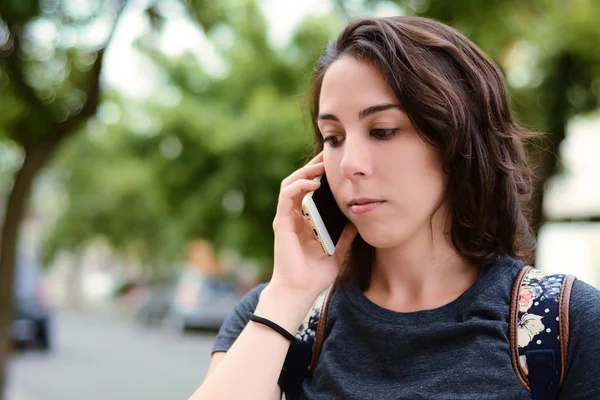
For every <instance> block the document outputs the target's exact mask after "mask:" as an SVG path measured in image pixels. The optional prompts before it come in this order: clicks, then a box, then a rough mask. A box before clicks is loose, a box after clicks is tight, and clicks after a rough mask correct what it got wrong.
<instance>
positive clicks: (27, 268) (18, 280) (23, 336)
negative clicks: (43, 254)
mask: <svg viewBox="0 0 600 400" xmlns="http://www.w3.org/2000/svg"><path fill="white" fill-rule="evenodd" d="M13 293H14V297H13V314H12V320H11V324H10V337H11V340H12V342H13V344H14V346H15V347H16V348H17V349H26V348H30V347H34V346H35V347H38V348H40V349H42V350H50V347H51V340H50V339H51V319H52V318H51V310H50V302H49V297H48V284H47V281H46V277H45V276H44V273H43V271H42V267H41V265H40V264H39V263H38V261H37V260H36V259H35V258H34V257H28V256H18V257H17V262H16V264H15V281H14V290H13Z"/></svg>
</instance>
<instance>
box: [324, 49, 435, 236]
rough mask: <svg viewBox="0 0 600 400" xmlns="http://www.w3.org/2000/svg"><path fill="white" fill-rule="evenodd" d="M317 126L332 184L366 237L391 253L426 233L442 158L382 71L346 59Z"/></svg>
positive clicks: (331, 73)
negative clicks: (417, 125) (416, 127)
mask: <svg viewBox="0 0 600 400" xmlns="http://www.w3.org/2000/svg"><path fill="white" fill-rule="evenodd" d="M317 122H318V126H319V130H320V132H321V135H322V136H323V139H324V150H323V151H324V154H323V157H324V163H325V172H326V174H327V179H328V181H329V185H330V186H331V190H332V192H333V195H334V197H335V199H336V201H337V203H338V205H339V206H340V208H341V209H342V211H343V212H344V214H345V215H346V216H347V217H348V218H349V219H350V220H351V221H352V222H353V223H354V225H356V227H357V228H358V231H359V233H360V235H361V236H362V238H363V239H364V240H365V241H366V242H367V243H369V244H370V245H372V246H374V247H375V248H391V247H395V246H398V245H401V244H403V243H406V242H407V241H409V240H410V239H411V238H413V237H415V236H417V235H419V234H423V233H427V232H428V230H429V223H430V219H431V217H432V215H433V213H434V211H435V210H436V208H437V207H438V206H439V205H440V203H441V201H442V199H443V193H444V188H445V184H446V178H445V174H444V173H443V171H442V165H441V160H440V156H439V154H438V151H437V150H436V149H435V148H434V147H433V146H431V145H429V144H428V143H426V142H425V141H423V140H422V139H421V138H420V137H419V135H418V134H417V133H416V131H415V128H414V126H413V125H412V123H411V121H410V120H409V118H408V116H407V114H406V113H405V112H404V111H403V110H402V109H400V106H399V105H398V100H397V99H396V96H395V95H394V92H393V90H392V88H391V87H390V86H389V85H388V84H387V83H386V82H385V80H384V78H383V76H382V75H381V74H380V73H379V71H378V69H377V68H376V67H375V66H374V65H373V64H371V63H369V62H365V61H358V60H356V59H354V58H352V57H348V56H346V57H342V58H340V59H338V60H337V61H335V62H334V63H333V64H331V66H330V67H329V69H328V70H327V72H326V73H325V76H324V79H323V85H322V88H321V96H320V98H319V116H318V121H317Z"/></svg>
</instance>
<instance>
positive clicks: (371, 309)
mask: <svg viewBox="0 0 600 400" xmlns="http://www.w3.org/2000/svg"><path fill="white" fill-rule="evenodd" d="M514 262H515V260H514V259H511V258H510V257H503V258H501V259H500V260H498V261H496V262H494V263H492V264H490V265H488V266H484V267H479V268H480V271H479V276H478V278H477V280H476V281H475V283H474V284H473V285H471V286H470V287H469V288H468V289H467V290H465V291H464V292H463V293H462V294H461V295H460V296H458V297H457V298H456V299H454V300H452V301H451V302H449V303H447V304H444V305H442V306H440V307H437V308H433V309H429V310H419V311H411V312H399V311H393V310H390V309H387V308H384V307H381V306H379V305H377V304H375V303H374V302H372V301H371V300H369V299H368V298H367V297H366V296H365V294H364V293H363V292H362V290H361V289H360V287H359V286H358V284H356V283H345V284H343V285H341V291H342V292H343V293H344V295H345V296H346V297H347V299H348V300H349V301H350V303H351V304H352V305H353V306H354V307H355V308H356V309H357V310H358V311H359V312H361V313H362V314H364V315H365V316H366V317H369V318H375V319H378V320H382V321H386V322H388V323H396V324H411V325H418V324H429V323H433V322H442V321H447V322H456V320H457V317H458V316H459V315H460V314H461V311H462V310H463V309H464V308H465V306H467V305H470V304H472V303H473V302H474V301H475V300H476V299H477V298H478V296H479V295H480V294H481V292H482V291H484V290H485V289H486V288H487V287H488V286H489V285H490V284H493V283H494V282H495V281H497V279H495V278H494V275H496V271H498V270H504V271H506V269H505V268H499V267H500V265H499V264H502V266H504V267H506V266H507V265H506V264H513V265H514Z"/></svg>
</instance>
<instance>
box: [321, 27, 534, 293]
mask: <svg viewBox="0 0 600 400" xmlns="http://www.w3.org/2000/svg"><path fill="white" fill-rule="evenodd" d="M342 56H351V57H354V58H356V59H358V60H366V61H370V62H371V63H373V64H374V65H376V66H377V67H378V69H379V71H380V73H381V74H382V75H383V76H384V78H385V79H386V81H387V82H388V84H389V85H390V86H391V88H392V89H393V90H394V93H395V94H396V97H397V99H398V102H399V104H400V106H401V107H402V108H403V109H404V110H405V111H406V113H407V114H408V116H409V118H410V120H411V121H412V123H413V125H414V126H415V128H416V130H417V132H418V133H419V135H420V136H421V138H422V139H423V140H425V141H427V142H428V143H430V144H432V145H433V146H435V147H437V148H438V149H439V150H440V153H441V157H442V161H443V168H444V171H445V173H446V174H447V176H448V184H447V187H446V193H445V201H446V202H447V205H448V208H449V213H450V218H451V238H452V243H453V245H454V246H455V247H456V249H457V250H458V252H459V253H460V254H461V255H462V256H463V257H464V258H465V259H467V260H469V261H470V262H471V263H473V264H475V265H479V266H485V265H489V264H490V263H492V262H493V261H495V260H497V259H498V258H499V257H501V256H503V255H510V256H512V257H516V258H520V259H523V260H525V261H529V259H530V257H531V255H532V254H533V251H534V248H535V235H534V234H533V231H532V229H531V226H530V223H529V220H528V217H527V213H526V211H525V209H524V205H525V204H527V201H528V200H529V198H530V197H531V193H532V174H531V169H530V168H529V166H528V163H527V156H526V153H525V147H524V144H523V140H524V139H526V138H529V137H533V136H534V133H532V132H530V131H528V130H526V129H524V128H523V127H521V126H520V125H519V124H518V123H517V122H516V121H515V119H514V118H513V115H512V113H511V109H510V104H509V98H508V95H507V90H506V85H505V82H504V78H503V76H502V73H501V72H500V70H499V68H498V67H497V66H496V65H495V64H494V62H493V61H491V60H490V59H489V58H488V57H487V56H486V55H485V54H484V53H483V52H482V51H481V50H480V49H479V48H477V46H475V45H474V44H473V43H472V42H471V41H469V40H468V39H467V38H466V37H465V36H464V35H462V34H461V33H459V32H457V31H456V30H454V29H453V28H451V27H449V26H447V25H444V24H442V23H440V22H437V21H434V20H430V19H426V18H418V17H392V18H365V19H357V20H354V21H352V22H350V23H349V24H348V25H347V26H346V27H345V28H344V30H343V31H342V32H341V33H340V35H339V36H338V37H337V38H336V39H335V40H334V41H332V42H330V43H329V44H328V45H327V46H326V48H325V50H324V52H323V54H322V55H321V57H320V58H319V61H318V62H317V65H316V67H315V70H314V75H313V84H312V92H311V114H312V122H313V128H314V134H315V154H317V153H319V152H320V151H321V150H322V149H323V144H322V141H321V134H320V132H319V128H318V126H317V120H316V117H317V116H318V115H319V97H320V92H321V86H322V83H323V77H324V75H325V72H326V71H327V69H328V67H329V66H330V65H331V64H332V63H333V62H334V61H335V60H337V59H339V58H340V57H342ZM374 256H375V250H374V248H373V247H371V246H370V245H369V244H367V243H366V242H365V241H364V240H363V239H362V238H361V237H360V235H357V237H356V239H355V240H354V242H353V243H352V246H351V248H350V251H349V253H348V257H347V259H346V262H345V265H344V268H343V270H342V271H343V272H342V275H341V277H340V278H341V279H353V280H355V281H356V282H358V283H359V285H360V286H361V287H362V288H363V289H365V288H366V287H368V285H369V283H370V277H371V271H372V267H373V260H374Z"/></svg>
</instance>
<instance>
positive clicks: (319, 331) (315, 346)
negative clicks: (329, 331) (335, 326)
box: [308, 284, 335, 374]
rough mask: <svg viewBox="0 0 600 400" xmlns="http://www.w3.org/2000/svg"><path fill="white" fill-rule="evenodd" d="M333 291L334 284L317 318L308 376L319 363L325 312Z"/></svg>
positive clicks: (325, 321) (325, 319)
mask: <svg viewBox="0 0 600 400" xmlns="http://www.w3.org/2000/svg"><path fill="white" fill-rule="evenodd" d="M334 291H335V284H333V285H332V286H331V287H330V288H329V293H327V296H325V300H324V302H323V306H322V307H321V315H320V316H319V323H318V325H317V333H316V334H315V342H314V344H313V351H312V358H311V361H310V366H309V367H308V373H309V374H312V372H313V370H314V369H315V367H316V366H317V362H318V361H319V355H320V354H321V347H322V346H323V341H324V340H325V327H326V325H327V312H328V311H329V304H330V303H331V298H332V296H333V292H334Z"/></svg>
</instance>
